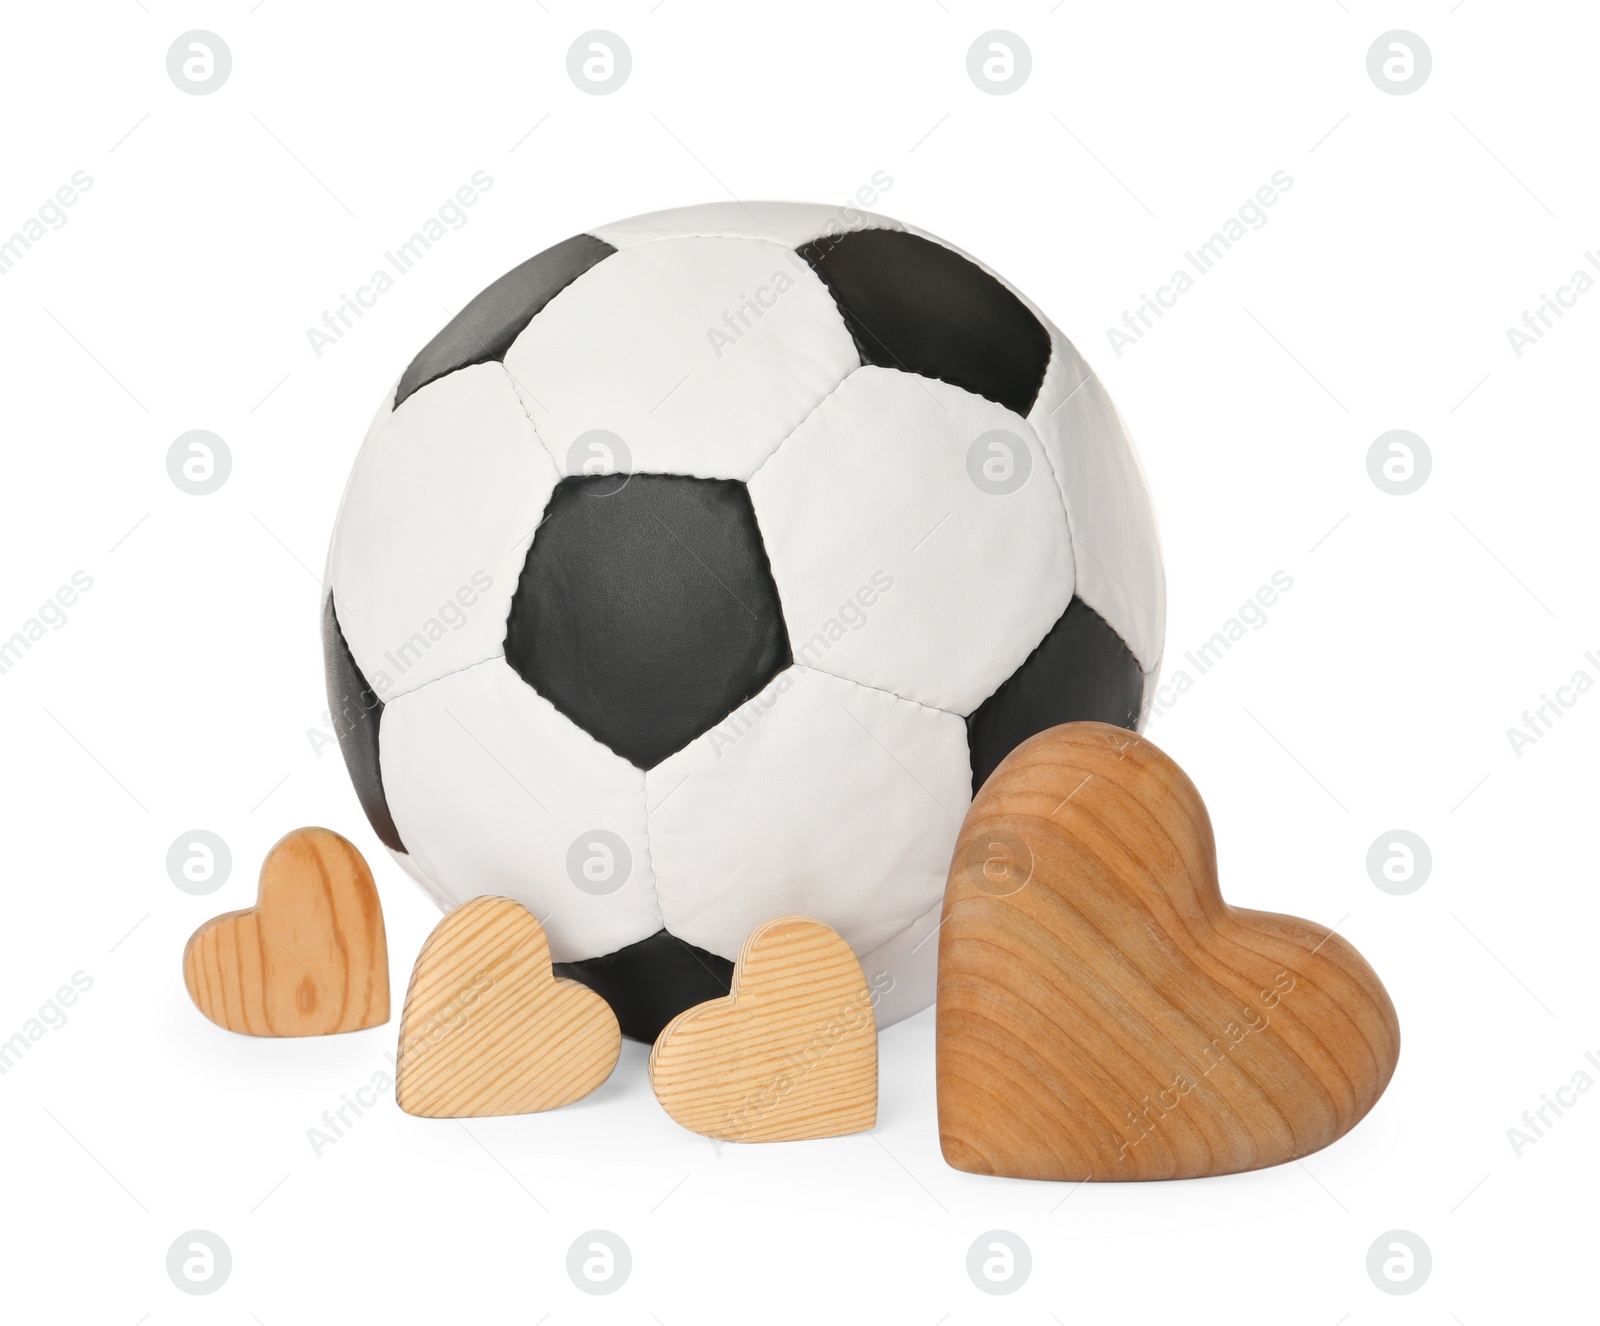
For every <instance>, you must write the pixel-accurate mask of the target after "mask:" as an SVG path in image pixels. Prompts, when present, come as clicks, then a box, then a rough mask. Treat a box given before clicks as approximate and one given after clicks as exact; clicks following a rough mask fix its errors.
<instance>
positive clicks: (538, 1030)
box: [394, 897, 622, 1119]
mask: <svg viewBox="0 0 1600 1326" xmlns="http://www.w3.org/2000/svg"><path fill="white" fill-rule="evenodd" d="M621 1051H622V1032H621V1030H620V1029H619V1028H618V1026H617V1018H616V1014H614V1013H613V1012H612V1011H611V1005H610V1004H608V1003H606V1001H605V1000H604V999H602V998H601V997H600V996H599V995H597V994H595V992H594V991H593V990H591V989H589V987H588V986H586V985H580V984H579V983H578V982H577V981H567V980H557V979H556V977H555V976H554V975H553V974H552V973H551V970H550V942H549V940H547V939H546V938H545V933H544V928H543V927H542V926H540V924H539V922H538V921H537V920H535V919H534V916H533V913H532V912H530V911H528V909H527V908H526V907H523V906H522V905H521V904H520V903H515V902H512V901H511V899H509V898H495V897H483V898H474V899H473V900H472V901H471V902H469V903H465V904H463V905H462V906H460V907H457V908H456V909H455V911H453V912H451V913H450V914H449V915H448V916H446V917H445V918H444V920H442V921H440V922H439V924H438V925H437V926H435V927H434V930H433V933H432V934H431V935H429V936H428V938H427V942H426V943H424V944H423V946H422V952H421V953H419V954H418V955H417V965H416V966H415V967H414V968H413V969H412V972H411V986H410V988H409V989H408V990H407V991H406V1005H405V1010H404V1011H403V1012H402V1013H401V1015H400V1050H399V1054H398V1055H397V1057H396V1062H395V1092H394V1094H395V1100H396V1101H398V1102H399V1105H400V1108H401V1109H402V1110H404V1111H405V1112H406V1113H407V1114H417V1115H422V1116H423V1117H425V1118H432V1119H470V1118H482V1117H485V1116H488V1115H495V1114H534V1113H537V1112H538V1111H540V1110H553V1109H555V1108H557V1107H558V1106H561V1105H570V1104H571V1103H572V1102H573V1101H575V1100H581V1099H582V1098H583V1097H584V1096H587V1095H588V1094H589V1093H590V1092H591V1091H593V1090H594V1089H595V1088H596V1087H598V1086H599V1085H600V1084H601V1083H602V1082H604V1081H605V1080H606V1078H608V1077H610V1076H611V1070H612V1069H613V1068H615V1067H616V1065H617V1056H618V1054H620V1053H621Z"/></svg>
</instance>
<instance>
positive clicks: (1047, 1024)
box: [936, 723, 1400, 1180]
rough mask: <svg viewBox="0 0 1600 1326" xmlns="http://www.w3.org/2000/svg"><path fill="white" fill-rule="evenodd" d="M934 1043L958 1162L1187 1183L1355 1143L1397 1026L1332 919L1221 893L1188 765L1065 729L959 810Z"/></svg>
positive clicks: (1040, 740) (1111, 735) (1098, 726)
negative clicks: (1247, 903) (1349, 1136)
mask: <svg viewBox="0 0 1600 1326" xmlns="http://www.w3.org/2000/svg"><path fill="white" fill-rule="evenodd" d="M936 1044H937V1061H938V1084H939V1086H938V1091H939V1141H940V1145H941V1147H942V1148H943V1150H944V1156H945V1159H946V1160H947V1161H948V1162H949V1163H950V1164H951V1165H953V1166H954V1167H955V1168H957V1169H962V1170H968V1171H970V1172H972V1173H975V1174H1001V1175H1008V1176H1011V1177H1015V1178H1032V1179H1070V1180H1078V1179H1174V1178H1192V1177H1196V1176H1199V1175H1205V1174H1228V1173H1233V1172H1236V1171H1239V1170H1248V1169H1258V1168H1261V1167H1262V1166H1266V1165H1276V1164H1280V1163H1282V1162H1283V1161H1286V1160H1292V1159H1296V1158H1298V1157H1300V1156H1304V1155H1306V1154H1308V1153H1309V1152H1312V1151H1315V1150H1317V1149H1318V1148H1319V1147H1324V1146H1327V1145H1328V1144H1329V1143H1330V1142H1332V1141H1334V1140H1335V1139H1336V1138H1338V1137H1341V1136H1343V1135H1344V1134H1345V1133H1346V1132H1348V1131H1349V1130H1350V1129H1351V1128H1352V1127H1354V1125H1355V1124H1356V1123H1357V1122H1358V1121H1359V1120H1360V1119H1361V1118H1362V1116H1363V1115H1365V1114H1366V1113H1367V1111H1368V1110H1370V1109H1371V1108H1372V1106H1373V1104H1374V1103H1375V1102H1376V1101H1377V1099H1378V1097H1379V1096H1380V1095H1381V1094H1382V1092H1383V1089H1384V1088H1385V1087H1386V1086H1387V1085H1388V1083H1389V1079H1390V1077H1391V1076H1392V1075H1393V1073H1394V1067H1395V1061H1396V1059H1397V1058H1398V1056H1399V1052H1400V1026H1399V1022H1398V1020H1397V1019H1396V1017H1395V1011H1394V1006H1393V1005H1392V1004H1391V1003H1390V1002H1389V996H1388V993H1387V992H1386V991H1385V990H1384V988H1383V984H1382V982H1380V981H1379V980H1378V978H1377V976H1376V975H1375V974H1374V973H1373V970H1372V968H1371V967H1369V966H1368V965H1367V963H1366V961H1365V960H1364V959H1363V958H1362V957H1361V955H1360V954H1359V953H1357V952H1356V950H1355V949H1354V948H1353V947H1351V946H1350V945H1349V944H1347V943H1346V942H1345V941H1344V940H1342V939H1340V938H1339V937H1338V936H1337V935H1335V934H1333V933H1332V932H1331V931H1329V930H1326V929H1324V928H1323V927H1320V926H1315V925H1311V924H1309V923H1308V922H1305V921H1300V920H1296V919H1295V918H1293V917H1289V916H1279V915H1277V914H1275V913H1271V912H1255V911H1245V910H1243V909H1241V908H1237V907H1230V906H1229V905H1228V904H1227V903H1225V902H1224V901H1223V900H1222V895H1221V893H1220V891H1219V889H1218V885H1217V862H1216V845H1215V842H1214V840H1213V838H1212V833H1211V821H1210V819H1209V817H1208V816H1207V815H1206V809H1205V805H1204V803H1203V802H1202V801H1201V799H1200V794H1199V793H1198V792H1197V791H1196V790H1195V787H1194V784H1193V783H1191V782H1190V781H1189V779H1188V777H1187V776H1186V775H1185V774H1184V772H1183V770H1181V769H1180V768H1178V766H1177V765H1176V764H1175V763H1173V761H1172V760H1170V759H1169V758H1168V757H1167V756H1166V755H1164V754H1162V752H1161V751H1159V750H1158V749H1157V748H1156V747H1155V746H1153V745H1151V744H1150V742H1149V741H1147V740H1145V739H1144V738H1143V737H1140V736H1138V735H1136V734H1135V733H1132V732H1127V731H1124V730H1123V729H1121V728H1115V727H1109V726H1107V725H1105V724H1102V723H1070V724H1066V725H1064V726H1062V727H1057V728H1052V729H1051V730H1050V731H1048V732H1043V733H1040V734H1039V735H1038V736H1035V737H1032V738H1030V739H1029V740H1028V741H1025V742H1024V743H1023V744H1022V745H1020V746H1018V747H1017V748H1016V750H1014V751H1013V752H1012V753H1011V754H1010V755H1008V756H1007V757H1006V759H1005V760H1004V761H1002V762H1001V764H1000V766H999V768H997V769H996V770H995V771H994V773H993V775H992V776H991V777H990V778H989V780H988V782H986V783H985V784H984V786H983V788H982V789H981V790H980V791H979V793H978V795H977V797H976V798H975V799H974V801H973V803H972V808H971V810H970V811H969V813H968V815H967V819H966V823H965V824H964V825H963V826H962V830H961V835H960V837H959V839H958V840H957V845H956V853H955V859H954V861H953V863H952V865H951V869H950V879H949V883H948V886H947V890H946V893H945V903H944V920H943V923H942V925H941V929H940V934H939V986H938V1030H937V1038H936Z"/></svg>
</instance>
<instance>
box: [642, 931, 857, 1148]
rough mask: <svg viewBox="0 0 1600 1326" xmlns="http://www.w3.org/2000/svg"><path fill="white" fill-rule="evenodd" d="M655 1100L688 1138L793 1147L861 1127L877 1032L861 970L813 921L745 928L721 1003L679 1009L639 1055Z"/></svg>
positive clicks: (840, 943)
mask: <svg viewBox="0 0 1600 1326" xmlns="http://www.w3.org/2000/svg"><path fill="white" fill-rule="evenodd" d="M650 1085H651V1086H652V1087H654V1088H655V1093H656V1099H657V1100H659V1101H660V1102H661V1105H662V1108H664V1109H665V1110H666V1112H667V1113H668V1114H670V1115H671V1116H672V1117H673V1118H674V1119H676V1120H677V1121H678V1122H679V1123H681V1124H682V1125H683V1126H684V1127H685V1128H688V1129H690V1130H691V1131H692V1132H696V1133H702V1134H704V1135H705V1136H707V1137H715V1138H720V1139H721V1140H723V1141H728V1142H794V1141H800V1140H802V1139H804V1138H811V1137H838V1136H840V1135H842V1134H844V1133H859V1132H862V1131H863V1130H865V1129H868V1128H871V1127H872V1125H873V1124H874V1123H875V1122H876V1121H877V1117H878V1028H877V1021H876V1019H875V1018H874V1016H873V1012H872V993H871V991H870V990H869V989H868V988H867V978H866V976H865V975H864V974H863V973H862V971H861V964H860V963H859V962H858V961H857V960H856V955H855V954H854V953H852V952H851V951H850V945H848V944H846V943H845V942H844V940H843V939H841V938H840V937H839V936H838V935H837V934H835V933H834V932H833V931H832V930H830V929H829V928H828V927H827V926H825V925H823V924H822V923H821V922H820V921H812V920H809V919H807V918H806V917H804V916H784V917H780V918H779V919H778V920H776V921H768V922H767V923H766V924H765V925H763V926H759V927H757V928H756V929H755V930H754V931H752V932H751V934H750V937H749V938H748V939H746V940H745V943H744V948H743V949H742V950H741V951H740V953H739V960H738V962H736V963H735V964H734V968H733V987H732V989H731V990H730V991H729V993H728V994H727V995H726V996H724V997H723V998H721V999H710V1000H707V1001H706V1002H705V1003H703V1004H696V1005H695V1006H694V1007H693V1008H690V1009H685V1010H684V1011H683V1012H682V1013H679V1014H678V1016H677V1017H675V1018H673V1019H672V1021H671V1022H669V1023H667V1025H666V1026H665V1027H664V1028H662V1031H661V1035H660V1036H659V1037H657V1038H656V1043H655V1046H654V1048H653V1049H652V1050H651V1051H650Z"/></svg>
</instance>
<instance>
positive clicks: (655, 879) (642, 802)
mask: <svg viewBox="0 0 1600 1326" xmlns="http://www.w3.org/2000/svg"><path fill="white" fill-rule="evenodd" d="M645 773H646V770H644V769H640V770H639V810H640V813H641V815H642V816H643V819H644V859H645V861H646V863H647V864H648V865H649V867H650V892H651V894H652V895H654V897H655V900H656V920H657V921H658V922H660V928H661V929H662V930H665V929H666V928H667V914H666V913H665V912H664V911H662V910H661V876H660V875H658V874H657V873H656V853H655V847H654V846H653V845H652V844H651V842H650V784H649V781H648V780H647V779H646V777H645ZM652 933H654V932H652ZM649 937H650V936H649V935H646V936H645V938H646V939H648V938H649Z"/></svg>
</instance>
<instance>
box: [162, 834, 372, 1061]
mask: <svg viewBox="0 0 1600 1326" xmlns="http://www.w3.org/2000/svg"><path fill="white" fill-rule="evenodd" d="M183 979H184V983H185V984H186V985H187V986H188V987H189V997H190V998H191V999H193V1000H194V1003H195V1007H196V1008H198V1009H199V1010H200V1011H201V1012H202V1013H204V1014H205V1015H206V1016H207V1017H208V1018H210V1019H211V1020H212V1021H213V1022H215V1023H216V1024H217V1025H218V1026H219V1027H226V1028H227V1029H228V1030H229V1031H237V1032H242V1033H244V1034H245V1035H247V1036H326V1035H330V1034H332V1033H333V1032H340V1031H359V1030H360V1029H361V1028H363V1027H376V1026H381V1025H382V1024H383V1023H385V1022H387V1021H388V1020H389V947H388V943H387V942H386V940H385V938H384V930H383V907H382V905H381V904H380V903H379V901H378V889H377V886H376V885H375V884H374V883H373V882H372V872H371V871H370V870H368V869H367V863H366V861H365V860H363V859H362V856H361V853H360V852H358V851H357V850H356V849H355V847H354V845H353V844H351V843H349V842H347V841H346V840H345V839H344V838H341V837H340V836H339V835H338V834H336V833H334V832H333V831H332V830H330V829H296V830H294V832H293V833H289V834H285V835H284V836H283V837H282V838H281V839H279V840H278V842H277V844H276V845H275V846H274V847H273V849H272V850H271V851H270V852H268V853H267V859H266V861H265V862H263V863H262V866H261V883H260V887H259V888H258V890H257V892H256V905H255V906H254V907H248V908H246V909H245V910H243V911H239V912H228V913H226V914H225V915H222V916H216V917H213V918H212V919H211V920H209V921H207V922H206V923H205V924H204V925H203V926H201V927H200V928H199V929H198V930H196V931H195V932H194V934H193V935H192V936H190V938H189V943H188V945H187V946H186V947H185V948H184V950H183Z"/></svg>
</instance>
